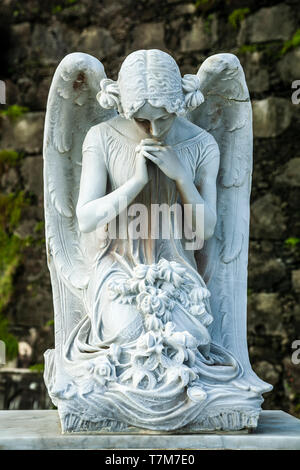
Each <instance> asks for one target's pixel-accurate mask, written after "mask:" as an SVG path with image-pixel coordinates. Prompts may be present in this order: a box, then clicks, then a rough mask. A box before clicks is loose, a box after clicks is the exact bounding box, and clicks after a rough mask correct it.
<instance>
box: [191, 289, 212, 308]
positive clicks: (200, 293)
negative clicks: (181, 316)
mask: <svg viewBox="0 0 300 470" xmlns="http://www.w3.org/2000/svg"><path fill="white" fill-rule="evenodd" d="M189 297H190V300H191V302H192V303H193V304H199V303H202V300H203V299H207V298H208V297H210V292H209V290H208V289H206V287H194V288H193V289H192V290H191V292H190V294H189Z"/></svg>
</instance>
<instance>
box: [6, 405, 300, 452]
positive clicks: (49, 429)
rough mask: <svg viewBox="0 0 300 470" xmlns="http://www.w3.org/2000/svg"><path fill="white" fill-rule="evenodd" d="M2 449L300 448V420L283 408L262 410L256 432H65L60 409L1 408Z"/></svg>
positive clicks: (135, 430) (137, 430) (132, 430)
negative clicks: (61, 422) (282, 409)
mask: <svg viewBox="0 0 300 470" xmlns="http://www.w3.org/2000/svg"><path fill="white" fill-rule="evenodd" d="M0 449H3V450H4V449H6V450H23V449H24V450H31V449H32V450H56V449H57V450H59V449H62V450H63V449H77V450H80V449H91V450H92V449H97V450H99V449H102V450H109V449H114V450H116V449H191V450H192V449H216V450H220V449H243V450H247V449H248V450H296V449H298V450H300V420H299V419H297V418H295V417H293V416H291V415H289V414H287V413H285V412H283V411H279V410H277V411H262V412H261V414H260V417H259V421H258V426H257V428H256V429H254V430H253V431H252V432H251V433H247V432H245V431H238V432H232V431H228V432H214V433H209V432H205V433H195V432H191V431H187V432H186V433H183V432H182V431H181V433H171V432H164V431H160V432H159V431H148V430H144V429H138V428H132V429H131V430H130V432H129V430H128V429H127V430H126V431H121V432H114V433H111V432H101V433H97V434H95V433H91V432H89V433H87V432H84V433H82V434H78V433H74V434H68V433H66V434H62V433H61V426H60V419H59V415H58V412H57V411H55V410H28V411H27V410H26V411H24V410H20V411H19V410H16V411H15V410H5V411H0Z"/></svg>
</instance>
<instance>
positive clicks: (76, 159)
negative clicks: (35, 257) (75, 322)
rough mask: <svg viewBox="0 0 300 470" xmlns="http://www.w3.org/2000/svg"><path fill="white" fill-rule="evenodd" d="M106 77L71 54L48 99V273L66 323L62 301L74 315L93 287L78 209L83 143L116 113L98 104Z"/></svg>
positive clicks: (91, 61) (97, 65)
mask: <svg viewBox="0 0 300 470" xmlns="http://www.w3.org/2000/svg"><path fill="white" fill-rule="evenodd" d="M105 77H106V75H105V71H104V68H103V65H102V64H101V62H99V61H98V60H97V59H96V58H94V57H92V56H90V55H88V54H83V53H73V54H69V55H67V56H66V57H65V58H64V59H63V60H62V61H61V63H60V64H59V66H58V67H57V69H56V72H55V74H54V77H53V81H52V84H51V87H50V92H49V97H48V104H47V113H46V120H45V131H44V161H45V164H44V180H45V218H46V237H47V246H48V255H49V267H50V270H51V272H52V277H53V278H55V279H56V278H57V281H56V282H54V284H53V290H54V291H55V290H57V292H54V297H55V298H59V299H60V301H59V302H56V305H57V307H56V308H57V309H59V310H60V312H59V313H57V312H56V315H62V316H63V317H65V316H68V315H70V316H72V312H69V311H67V310H68V308H66V302H65V299H64V298H63V296H66V295H68V296H69V298H70V299H71V300H72V299H73V300H72V301H71V300H70V301H69V304H68V305H72V309H73V308H74V309H77V310H78V311H82V295H83V290H84V289H85V288H86V286H87V284H88V281H89V269H88V266H86V265H85V259H86V256H85V255H84V253H83V251H84V250H83V247H81V242H80V233H79V230H78V223H77V218H76V212H75V208H76V204H77V199H78V192H79V184H80V175H81V161H82V150H81V149H82V143H83V140H84V137H85V135H86V133H87V131H88V130H89V128H90V127H91V126H93V125H95V124H97V123H100V122H102V121H105V120H107V119H109V118H110V117H112V112H111V111H107V110H104V109H102V108H101V107H100V105H99V104H98V102H97V101H96V95H97V93H98V92H99V90H100V81H101V80H102V79H103V78H105ZM62 285H63V286H64V288H62V287H61V286H62ZM59 286H60V287H59ZM70 296H71V297H70ZM72 296H73V297H72ZM76 299H77V300H76ZM78 302H79V303H78ZM61 322H62V323H64V322H65V323H66V324H68V322H69V320H68V318H64V319H63V318H62V319H61V321H60V323H61Z"/></svg>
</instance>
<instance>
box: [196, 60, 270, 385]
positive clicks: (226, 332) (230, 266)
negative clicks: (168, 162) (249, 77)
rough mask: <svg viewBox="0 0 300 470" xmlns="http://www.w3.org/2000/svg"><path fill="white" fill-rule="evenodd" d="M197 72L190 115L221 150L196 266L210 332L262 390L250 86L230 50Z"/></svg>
mask: <svg viewBox="0 0 300 470" xmlns="http://www.w3.org/2000/svg"><path fill="white" fill-rule="evenodd" d="M197 76H198V78H199V80H200V89H201V91H202V93H203V95H204V97H205V101H204V103H203V104H202V105H201V106H200V107H199V108H197V109H196V110H194V111H192V112H191V114H190V116H189V119H190V120H191V121H192V122H193V123H194V124H197V125H198V126H200V127H201V128H204V129H205V130H207V131H208V132H210V133H211V134H212V135H213V136H214V138H215V139H216V141H217V143H218V145H219V148H220V155H221V159H220V169H219V174H218V179H217V224H216V229H215V233H214V236H213V237H212V238H211V239H210V240H208V241H207V242H205V244H204V248H203V250H202V251H200V252H199V251H198V252H196V260H197V265H198V270H199V272H200V273H201V275H202V276H203V278H204V280H205V282H206V284H207V286H208V288H209V290H210V291H211V308H212V312H213V316H214V322H213V323H212V325H211V335H212V338H213V340H214V341H215V342H216V343H219V344H221V345H223V346H224V347H225V348H227V349H228V350H229V351H230V352H232V353H233V354H235V356H236V357H237V358H238V359H239V361H240V363H241V365H242V367H243V369H244V377H245V384H244V386H245V387H246V388H249V387H251V388H252V389H253V390H255V391H259V392H260V393H262V392H266V391H269V390H270V389H271V388H272V387H271V386H270V385H269V384H266V383H265V382H263V381H262V380H260V379H259V378H258V377H257V376H256V374H254V372H253V371H252V368H251V365H250V361H249V356H248V347H247V335H246V331H247V264H248V243H249V199H250V191H251V175H252V153H253V132H252V109H251V102H250V97H249V92H248V88H247V85H246V81H245V76H244V72H243V69H242V67H241V65H240V62H239V60H238V58H237V57H236V56H234V55H232V54H216V55H213V56H211V57H209V58H208V59H206V60H205V61H204V62H203V64H202V66H201V67H200V69H199V71H198V74H197ZM246 378H247V379H246Z"/></svg>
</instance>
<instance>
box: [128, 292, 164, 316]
mask: <svg viewBox="0 0 300 470" xmlns="http://www.w3.org/2000/svg"><path fill="white" fill-rule="evenodd" d="M136 302H137V306H138V309H140V310H141V312H142V313H144V314H145V315H146V314H155V315H156V316H157V317H162V316H163V314H164V313H165V311H166V307H167V306H168V305H169V298H168V295H167V294H166V293H165V292H161V291H160V290H159V289H155V288H154V287H153V288H151V287H148V288H147V290H145V291H143V292H141V293H140V294H139V295H138V296H137V298H136Z"/></svg>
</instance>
